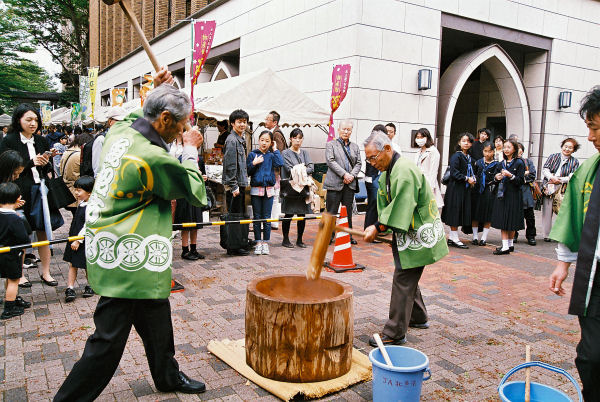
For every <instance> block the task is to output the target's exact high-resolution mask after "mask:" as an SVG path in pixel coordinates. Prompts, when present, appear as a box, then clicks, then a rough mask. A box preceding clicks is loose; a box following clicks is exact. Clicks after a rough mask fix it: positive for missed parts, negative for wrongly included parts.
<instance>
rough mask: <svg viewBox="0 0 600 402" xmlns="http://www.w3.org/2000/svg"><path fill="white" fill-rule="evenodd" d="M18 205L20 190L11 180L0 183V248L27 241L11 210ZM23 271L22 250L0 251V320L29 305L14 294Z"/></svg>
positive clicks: (19, 311)
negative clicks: (0, 287)
mask: <svg viewBox="0 0 600 402" xmlns="http://www.w3.org/2000/svg"><path fill="white" fill-rule="evenodd" d="M20 205H21V190H20V189H19V186H17V185H16V184H15V183H11V182H9V183H2V184H0V247H10V246H16V245H19V244H27V243H29V235H28V234H27V230H26V229H25V223H24V222H23V219H21V217H19V215H17V213H16V212H15V210H16V209H17V207H18V206H20ZM22 273H23V250H14V251H10V252H8V253H2V254H0V276H1V277H2V278H6V295H5V296H4V311H3V312H2V315H0V319H2V320H6V319H8V318H11V317H16V316H19V315H21V314H23V313H24V312H25V310H24V309H26V308H29V307H31V303H29V302H26V301H25V300H23V299H22V298H21V296H18V295H17V293H18V290H19V279H21V275H22Z"/></svg>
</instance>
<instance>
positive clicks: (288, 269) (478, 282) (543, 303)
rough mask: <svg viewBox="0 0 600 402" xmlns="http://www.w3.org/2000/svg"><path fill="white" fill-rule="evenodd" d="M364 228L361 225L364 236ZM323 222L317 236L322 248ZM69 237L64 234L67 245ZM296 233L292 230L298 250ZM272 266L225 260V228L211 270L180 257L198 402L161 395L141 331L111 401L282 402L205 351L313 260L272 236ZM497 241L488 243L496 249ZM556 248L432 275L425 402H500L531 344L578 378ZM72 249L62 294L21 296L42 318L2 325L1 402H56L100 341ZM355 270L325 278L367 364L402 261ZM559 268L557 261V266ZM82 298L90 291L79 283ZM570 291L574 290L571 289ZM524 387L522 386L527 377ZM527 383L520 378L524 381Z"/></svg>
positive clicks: (63, 270)
mask: <svg viewBox="0 0 600 402" xmlns="http://www.w3.org/2000/svg"><path fill="white" fill-rule="evenodd" d="M360 222H362V217H360V216H359V217H357V218H355V227H359V226H360ZM315 228H316V225H315V222H314V221H313V222H310V223H308V224H307V233H306V239H307V240H308V242H309V243H310V242H312V239H313V238H314V235H315V232H316V229H315ZM66 229H67V226H65V227H63V228H61V230H59V232H60V234H62V235H64V234H65V231H66ZM294 234H295V225H294V224H292V238H293V239H294V238H295V237H294ZM272 237H273V241H272V247H271V255H270V256H260V257H259V256H254V255H251V256H248V257H227V256H225V253H224V251H223V250H222V249H220V248H219V247H218V228H208V229H203V230H201V231H200V241H199V250H200V252H202V253H204V254H206V255H207V259H206V260H203V261H202V260H200V261H197V262H193V263H190V262H187V261H183V260H181V259H180V258H179V251H180V247H179V244H178V242H176V246H175V250H176V252H175V255H176V256H177V257H176V258H175V261H174V276H175V278H176V279H177V280H179V281H180V282H182V283H183V284H185V286H186V291H185V292H183V293H178V294H175V295H172V296H171V308H172V312H173V325H174V328H175V342H176V357H177V359H178V361H179V363H180V365H181V368H182V370H183V371H185V372H186V373H187V374H188V375H190V376H191V377H193V378H198V379H201V380H203V381H204V382H206V384H207V387H208V391H207V392H206V393H204V394H201V395H199V396H194V395H192V396H190V395H184V394H174V393H170V394H169V393H166V394H163V393H157V392H156V389H155V387H154V384H153V382H152V378H151V376H150V373H149V369H148V365H147V363H146V360H145V355H144V351H143V345H142V343H141V341H140V339H139V337H138V336H137V334H136V333H135V331H132V333H131V335H130V339H129V343H128V345H127V347H126V350H125V353H124V355H123V359H122V360H121V363H120V365H119V368H118V370H117V372H116V373H115V376H114V378H113V379H112V381H111V382H110V384H109V386H108V387H107V388H106V390H105V391H104V393H103V394H102V395H101V397H100V398H99V400H101V401H114V400H117V401H129V400H132V401H133V400H138V401H151V400H152V401H155V400H198V399H202V400H224V401H230V400H265V401H267V400H276V398H275V397H273V396H272V395H271V394H269V393H268V392H266V391H264V390H263V389H261V388H259V387H257V386H256V385H254V384H252V383H250V382H248V381H247V380H246V379H245V378H243V377H242V376H240V375H239V374H238V373H237V372H235V371H234V370H232V369H231V368H229V366H227V365H226V364H224V363H223V362H221V361H220V360H218V359H217V358H215V357H214V356H212V355H211V354H210V353H209V352H208V351H207V349H206V345H207V343H208V341H209V340H211V339H223V338H226V337H228V338H231V339H238V338H242V337H243V336H244V300H245V287H246V284H247V283H248V282H249V281H250V280H252V279H254V278H256V277H260V276H266V275H269V274H274V273H281V274H284V273H302V272H304V269H305V266H306V262H307V261H308V259H309V257H310V248H309V249H305V250H302V249H298V248H296V249H292V250H289V249H285V248H283V247H281V246H279V244H280V241H281V234H280V231H274V232H273V236H272ZM498 238H499V233H497V231H492V232H491V236H490V238H489V239H488V240H489V242H490V243H495V242H496V243H497V241H498ZM553 247H554V245H553V244H550V243H543V242H541V243H540V244H539V246H537V247H530V246H528V245H524V244H522V243H518V244H517V245H516V249H517V252H516V253H514V254H513V255H510V256H493V255H492V254H491V252H492V250H493V247H492V246H491V245H490V246H488V247H471V248H470V249H469V250H457V249H452V250H451V253H450V255H449V256H448V257H446V258H445V259H444V260H442V261H440V262H439V263H437V264H435V265H434V266H431V267H428V268H427V269H426V271H425V274H424V276H423V279H422V280H421V284H422V291H423V294H424V297H425V302H426V305H427V307H428V310H429V314H430V319H431V324H432V325H431V328H430V329H428V330H416V329H410V330H409V333H408V341H409V343H408V346H411V347H415V348H417V349H420V350H422V351H423V352H425V353H426V354H427V355H428V356H429V359H430V366H431V371H432V377H431V379H430V380H429V381H426V382H425V383H424V385H423V400H453V401H454V400H464V401H474V400H498V398H497V391H496V387H497V385H498V383H499V381H500V379H501V377H502V375H503V374H504V373H505V372H506V371H507V370H508V369H510V368H511V367H513V366H515V365H517V364H519V363H521V362H523V361H524V350H525V344H530V345H532V350H533V357H534V359H541V360H544V361H546V362H548V363H550V364H554V365H557V366H560V367H562V368H564V369H566V370H568V371H569V372H570V373H571V374H573V375H574V376H575V377H576V378H577V373H576V369H575V368H574V364H573V359H574V356H575V345H576V343H577V341H578V339H579V330H578V325H577V321H576V319H575V318H574V317H572V316H568V315H566V310H567V303H568V300H566V299H559V298H557V297H555V296H553V295H552V294H551V293H550V292H549V291H547V290H546V288H547V284H546V278H547V276H548V274H549V273H550V272H551V271H552V269H553V266H554V261H553V260H552V259H551V257H552V255H553V253H552V249H553ZM62 250H63V246H61V247H58V248H57V250H56V252H55V256H54V258H53V264H52V272H53V275H54V277H55V278H56V279H57V280H58V281H59V286H58V287H57V288H50V287H47V286H43V285H42V284H41V282H40V280H39V279H38V277H39V276H38V274H37V271H36V270H35V269H31V270H29V272H28V276H29V278H30V280H31V281H32V282H33V287H32V288H31V289H29V290H22V291H21V294H22V295H23V296H24V298H25V299H27V300H32V301H33V307H32V308H31V309H29V310H28V311H27V312H26V314H25V315H23V316H21V317H19V318H13V319H10V320H7V321H2V322H0V334H1V342H0V380H2V383H1V384H0V391H1V394H0V396H1V397H2V400H5V401H20V400H27V399H29V400H35V401H38V400H48V399H50V398H51V397H52V396H53V395H54V394H55V392H56V390H57V389H58V387H59V386H60V384H61V383H62V381H63V380H64V378H65V377H66V375H67V373H68V371H69V370H70V369H71V367H72V366H73V364H74V363H75V361H77V359H78V358H79V356H80V355H81V352H82V350H83V346H84V344H85V340H86V338H87V337H88V336H89V335H90V334H91V333H92V332H93V328H94V324H93V320H92V313H93V311H94V307H95V304H96V302H97V299H98V297H97V296H95V297H93V298H90V299H82V298H80V297H78V298H77V299H76V301H75V302H73V303H69V304H66V303H64V289H65V284H66V278H67V270H68V266H67V264H66V263H64V262H62ZM353 253H354V259H355V261H357V262H360V263H362V264H365V265H366V266H367V267H368V268H367V269H366V270H365V271H364V272H361V273H347V274H332V273H325V274H324V275H325V276H330V277H334V278H336V279H339V280H342V281H345V282H348V283H350V284H352V286H353V288H354V295H355V303H354V307H355V326H354V328H355V339H354V345H355V347H357V348H359V349H361V350H362V351H363V352H364V353H368V352H369V351H370V350H371V347H369V346H368V344H367V341H368V337H369V335H370V334H372V333H373V332H375V331H380V330H381V329H382V327H383V324H384V323H385V319H386V318H387V312H388V307H389V297H390V289H391V272H392V271H393V261H392V257H391V252H390V250H389V248H388V247H387V246H385V245H383V244H379V245H366V244H364V243H363V244H360V243H359V245H358V246H353ZM549 257H550V258H549ZM79 285H80V288H79V289H78V290H77V293H78V295H79V294H80V293H81V292H82V291H83V286H84V283H83V282H82V281H80V282H79ZM567 287H568V288H569V289H570V284H569V285H567ZM521 377H522V376H521ZM532 377H533V379H534V380H535V381H539V382H541V383H544V384H549V385H553V386H555V387H559V388H560V389H563V390H565V391H566V392H567V393H568V394H569V395H571V396H574V392H573V391H572V390H571V388H570V386H569V385H568V384H567V383H566V380H564V379H563V378H561V377H560V376H558V375H555V374H549V373H545V372H542V371H534V372H533V376H532ZM516 378H517V379H520V378H518V375H517V376H516ZM369 399H371V383H363V384H357V385H355V386H353V387H351V388H349V389H346V390H344V391H342V392H338V393H336V394H334V395H331V396H329V397H327V398H324V400H335V401H344V400H348V401H358V400H369Z"/></svg>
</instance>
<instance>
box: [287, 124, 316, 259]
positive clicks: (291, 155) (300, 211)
mask: <svg viewBox="0 0 600 402" xmlns="http://www.w3.org/2000/svg"><path fill="white" fill-rule="evenodd" d="M303 140H304V133H303V132H302V130H300V129H299V128H295V129H293V130H292V132H291V133H290V144H291V145H290V148H288V149H286V150H285V151H283V167H282V168H281V180H282V181H287V182H288V183H289V180H291V178H292V177H291V172H292V169H293V168H294V166H297V165H300V164H301V165H303V166H304V167H305V169H306V174H307V175H311V174H312V173H313V172H314V170H315V165H314V164H313V163H312V161H311V160H310V155H309V154H308V152H307V151H306V150H304V149H301V148H302V141H303ZM281 212H283V213H284V214H285V216H284V218H287V219H285V220H284V221H283V222H282V224H281V227H282V231H283V242H282V243H281V245H282V246H283V247H287V248H294V245H293V244H292V243H291V242H290V226H291V224H292V222H291V220H290V219H289V218H292V217H293V216H294V215H297V216H305V215H306V214H310V213H311V212H312V211H311V209H310V204H307V203H306V197H301V196H294V195H293V194H289V193H286V194H285V195H281ZM305 226H306V221H305V220H299V221H297V226H296V227H297V229H298V236H297V238H296V245H297V246H298V247H301V248H305V247H306V244H304V242H303V241H302V236H303V234H304V228H305Z"/></svg>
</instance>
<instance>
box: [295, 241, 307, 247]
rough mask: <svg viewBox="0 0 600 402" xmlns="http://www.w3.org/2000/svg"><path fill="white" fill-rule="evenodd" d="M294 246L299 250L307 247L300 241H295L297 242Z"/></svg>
mask: <svg viewBox="0 0 600 402" xmlns="http://www.w3.org/2000/svg"><path fill="white" fill-rule="evenodd" d="M296 246H298V247H300V248H306V247H307V245H306V244H304V243H303V242H302V240H299V241H297V242H296Z"/></svg>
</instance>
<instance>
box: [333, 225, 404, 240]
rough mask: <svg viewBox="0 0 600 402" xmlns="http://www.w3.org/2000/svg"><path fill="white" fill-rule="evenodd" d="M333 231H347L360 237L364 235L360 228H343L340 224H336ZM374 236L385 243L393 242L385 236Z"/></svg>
mask: <svg viewBox="0 0 600 402" xmlns="http://www.w3.org/2000/svg"><path fill="white" fill-rule="evenodd" d="M335 231H336V232H346V233H349V234H351V235H354V236H360V237H364V236H365V232H362V231H360V230H354V229H350V228H344V227H341V226H336V227H335ZM375 238H376V239H377V240H379V241H381V242H384V243H387V244H394V242H393V241H392V239H386V238H385V237H379V236H376V237H375Z"/></svg>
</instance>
